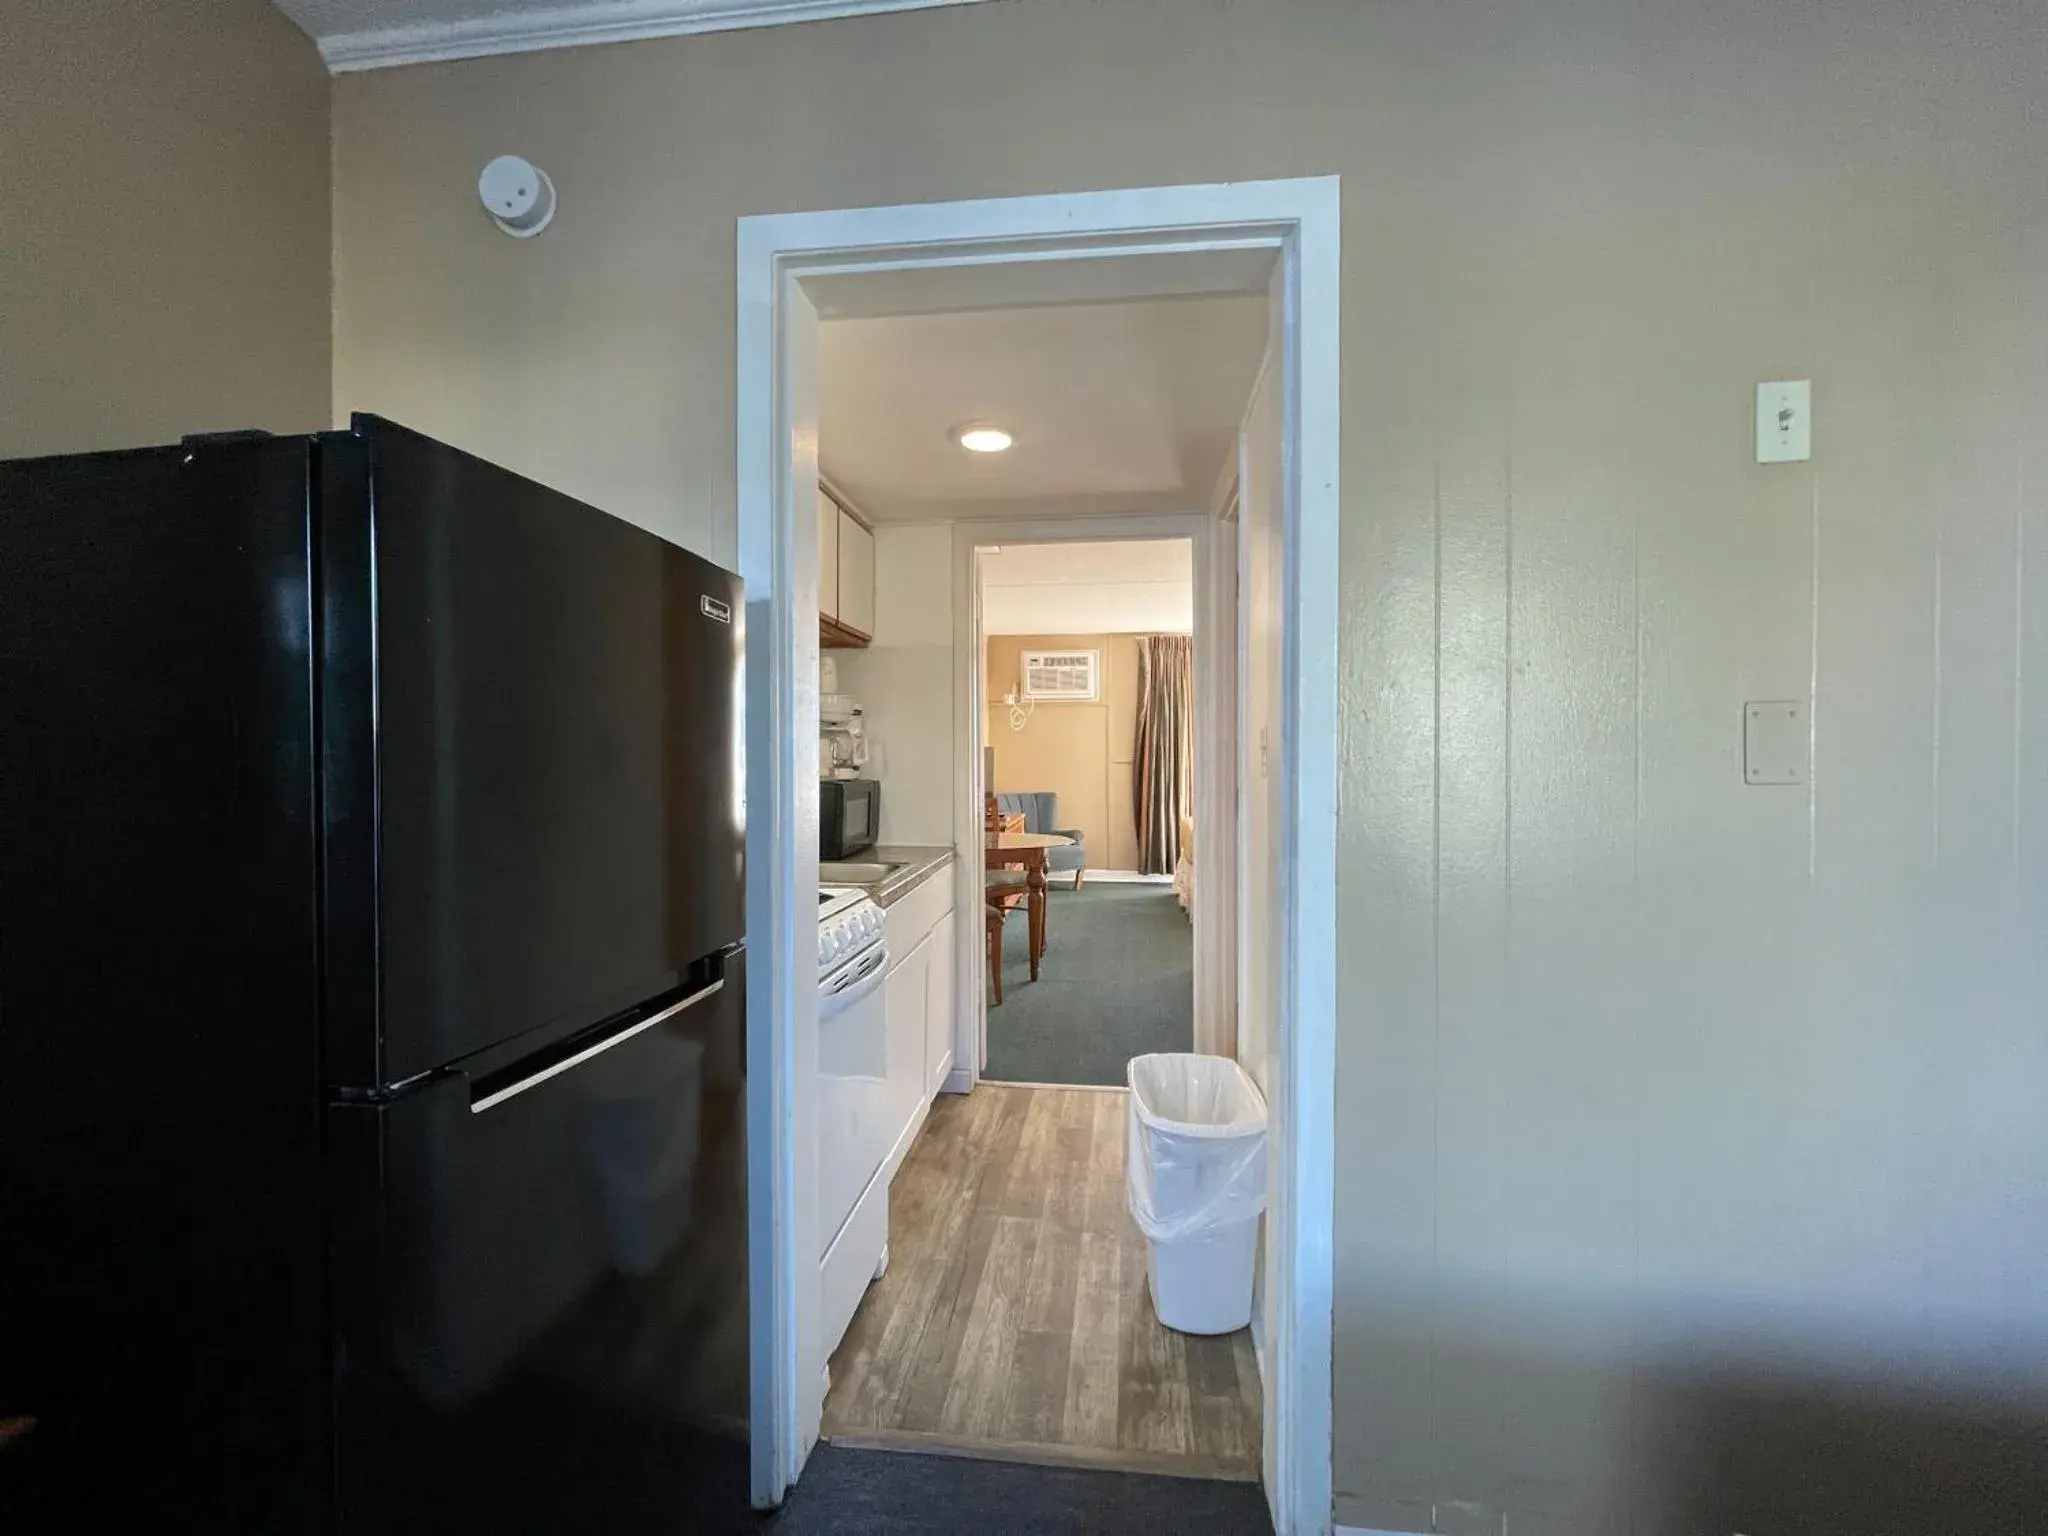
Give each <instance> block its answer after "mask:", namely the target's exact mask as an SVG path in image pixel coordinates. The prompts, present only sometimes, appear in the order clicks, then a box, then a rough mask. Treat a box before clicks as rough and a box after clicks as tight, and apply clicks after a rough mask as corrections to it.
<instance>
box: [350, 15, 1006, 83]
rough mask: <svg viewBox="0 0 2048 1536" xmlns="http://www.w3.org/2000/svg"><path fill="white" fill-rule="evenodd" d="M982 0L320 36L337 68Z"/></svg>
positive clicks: (531, 20)
mask: <svg viewBox="0 0 2048 1536" xmlns="http://www.w3.org/2000/svg"><path fill="white" fill-rule="evenodd" d="M979 3H980V0H590V3H588V4H583V5H563V6H557V7H554V8H552V9H549V10H542V11H500V12H497V13H496V14H493V15H490V16H477V17H473V18H471V19H468V20H465V21H441V22H421V23H419V24H417V25H413V26H405V27H382V28H378V29H376V30H373V31H367V32H343V33H337V34H336V35H334V36H332V37H324V38H321V39H319V40H318V41H319V44H320V57H321V58H323V59H324V60H326V61H327V67H328V68H329V69H330V70H332V71H333V72H334V73H336V74H349V73H353V72H354V71H357V70H364V69H388V68H391V67H392V66H394V65H399V64H433V63H438V62H441V61H444V60H448V59H481V58H487V57H489V56H491V55H493V54H500V53H535V52H538V51H540V50H541V49H545V48H585V47H589V46H591V45H593V44H597V43H629V42H633V41H636V40H638V39H640V38H648V37H688V36H690V35H692V34H694V33H698V32H730V31H734V30H736V29H738V28H741V27H779V26H787V25H789V24H791V23H793V22H799V21H829V20H833V19H836V18H839V17H845V16H871V15H876V14H878V13H881V12H884V11H920V10H925V9H928V8H930V7H933V6H940V5H975V4H979Z"/></svg>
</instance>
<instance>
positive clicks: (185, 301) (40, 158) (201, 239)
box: [0, 0, 330, 457]
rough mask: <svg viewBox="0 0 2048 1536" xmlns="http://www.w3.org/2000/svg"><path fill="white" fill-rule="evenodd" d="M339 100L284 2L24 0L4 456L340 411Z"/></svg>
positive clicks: (8, 224) (2, 326)
mask: <svg viewBox="0 0 2048 1536" xmlns="http://www.w3.org/2000/svg"><path fill="white" fill-rule="evenodd" d="M327 107H328V101H327V75H326V71H325V70H324V69H323V68H322V67H321V63H320V56H319V54H318V53H317V52H316V51H315V50H314V47H313V45H312V43H311V42H309V41H308V40H307V39H306V37H305V35H304V34H303V33H301V32H300V31H299V30H298V29H297V28H296V27H294V26H293V25H292V24H291V23H290V22H289V21H286V20H285V18H284V17H283V16H282V15H281V14H280V13H279V12H278V11H277V10H276V9H275V8H273V7H272V6H270V5H268V4H266V3H264V0H197V3H192V4H181V5H163V4H154V3H148V0H9V4H8V6H7V14H6V19H5V21H4V23H0V188H4V194H0V195H4V197H5V207H4V211H0V457H11V456H15V455H25V454H36V453H64V452H71V451H74V450H80V449H91V448H113V447H135V446H140V445H143V444H147V443H156V442H164V441H167V440H169V439H173V438H176V437H178V436H180V435H182V434H183V433H186V432H199V431H215V430H220V429H225V428H234V427H270V428H273V429H298V430H304V429H306V428H313V427H324V426H327V425H329V409H330V406H329V389H330V375H329V336H330V288H329V281H328V274H329V266H330V263H329V241H328V152H327V151H328V142H327Z"/></svg>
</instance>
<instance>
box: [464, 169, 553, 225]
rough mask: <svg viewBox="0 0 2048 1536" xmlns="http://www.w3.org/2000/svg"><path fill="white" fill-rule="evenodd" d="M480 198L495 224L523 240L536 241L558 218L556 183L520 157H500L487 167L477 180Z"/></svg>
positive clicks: (477, 192)
mask: <svg viewBox="0 0 2048 1536" xmlns="http://www.w3.org/2000/svg"><path fill="white" fill-rule="evenodd" d="M476 195H477V196H478V197H479V198H481V199H482V200H483V205H484V212H486V213H488V214H489V215H490V216H491V222H492V223H493V224H495V225H497V226H498V228H500V229H502V230H503V231H505V233H506V234H508V235H516V236H518V237H519V238H520V239H521V240H530V239H532V238H533V237H534V236H535V235H537V234H539V233H540V232H541V231H542V230H544V229H546V228H547V227H548V224H549V222H550V221H551V220H552V219H553V218H554V216H555V184H554V183H553V182H552V181H549V180H548V173H547V172H546V171H544V170H542V169H541V168H540V167H539V166H537V165H535V164H534V163H533V162H532V161H531V160H522V159H520V158H519V156H517V155H500V156H498V158H497V159H495V160H493V161H492V162H491V163H490V164H489V165H487V166H485V167H484V170H483V174H482V175H481V176H479V177H477V179H476Z"/></svg>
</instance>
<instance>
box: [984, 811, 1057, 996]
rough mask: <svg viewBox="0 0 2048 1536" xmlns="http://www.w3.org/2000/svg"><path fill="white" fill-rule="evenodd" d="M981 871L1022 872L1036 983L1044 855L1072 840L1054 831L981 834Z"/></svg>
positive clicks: (1042, 921) (1042, 932) (1040, 953)
mask: <svg viewBox="0 0 2048 1536" xmlns="http://www.w3.org/2000/svg"><path fill="white" fill-rule="evenodd" d="M982 836H983V839H984V842H983V849H982V868H983V869H984V870H990V869H1017V868H1022V869H1023V871H1024V890H1025V894H1026V902H1025V906H1026V910H1027V911H1028V913H1029V919H1028V921H1029V926H1030V930H1031V933H1030V938H1031V979H1032V980H1033V981H1036V980H1038V962H1039V958H1040V957H1041V956H1043V955H1044V953H1045V855H1046V850H1047V849H1050V848H1071V847H1073V845H1074V840H1073V839H1072V838H1071V837H1061V836H1060V835H1059V834H1058V833H1057V832H987V833H984V834H982Z"/></svg>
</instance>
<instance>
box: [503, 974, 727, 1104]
mask: <svg viewBox="0 0 2048 1536" xmlns="http://www.w3.org/2000/svg"><path fill="white" fill-rule="evenodd" d="M724 990H725V978H724V977H722V976H721V977H720V978H719V979H718V980H716V981H714V982H712V983H711V985H710V986H708V987H699V988H698V989H697V990H696V991H695V992H692V993H691V994H690V995H689V996H688V997H686V998H684V999H682V1000H681V1001H680V1002H675V1003H670V1004H669V1005H668V1007H666V1008H664V1009H662V1010H661V1011H660V1012H658V1013H651V1014H649V1015H648V1016H647V1017H646V1018H644V1019H636V1020H634V1021H633V1022H632V1023H631V1024H628V1025H627V1026H626V1027H625V1028H624V1029H621V1030H619V1031H618V1032H617V1033H615V1034H610V1035H606V1036H605V1037H604V1038H603V1039H602V1040H600V1041H598V1042H597V1043H596V1044H595V1045H587V1046H585V1047H584V1048H583V1049H582V1050H580V1051H577V1052H576V1053H575V1054H573V1055H570V1056H564V1057H563V1058H562V1059H561V1060H560V1061H553V1062H549V1063H548V1064H547V1065H546V1066H544V1067H542V1068H540V1069H539V1070H538V1071H535V1072H529V1073H528V1074H527V1075H526V1076H524V1077H522V1078H518V1079H516V1080H514V1081H513V1082H509V1083H507V1084H505V1086H504V1087H502V1088H493V1089H491V1090H490V1091H488V1092H487V1093H484V1094H482V1095H480V1096H478V1097H475V1098H472V1099H471V1100H470V1102H469V1112H470V1113H471V1114H472V1115H480V1114H482V1113H483V1112H484V1111H485V1110H487V1109H492V1108H495V1107H496V1106H497V1105H500V1104H502V1103H504V1102H505V1101H506V1100H507V1099H516V1098H518V1097H519V1095H520V1094H522V1093H524V1092H526V1090H527V1089H529V1088H538V1087H539V1086H540V1085H541V1084H542V1083H544V1082H546V1081H547V1080H548V1079H549V1078H551V1077H560V1076H561V1075H562V1074H563V1073H564V1072H568V1071H571V1070H573V1069H574V1068H576V1067H580V1066H582V1065H583V1063H584V1062H586V1061H589V1060H590V1059H591V1058H592V1057H594V1056H602V1055H603V1054H604V1053H605V1052H606V1051H608V1050H610V1049H611V1048H612V1047H613V1046H615V1045H624V1044H625V1043H626V1042H627V1041H628V1040H630V1039H632V1038H633V1037H634V1036H635V1035H637V1034H641V1033H643V1032H644V1031H646V1030H650V1029H652V1028H654V1026H655V1025H657V1024H660V1023H662V1022H664V1021H665V1020H668V1019H672V1018H674V1017H675V1016H676V1015H677V1014H679V1013H681V1012H682V1011H683V1010H684V1009H685V1008H690V1007H694V1006H695V1005H696V1004H698V1003H701V1002H703V1001H704V999H705V998H707V997H709V996H711V995H712V994H713V993H714V992H722V991H724Z"/></svg>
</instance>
